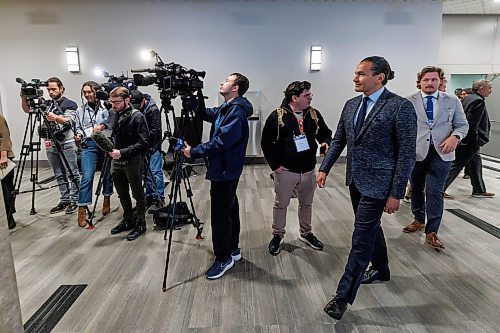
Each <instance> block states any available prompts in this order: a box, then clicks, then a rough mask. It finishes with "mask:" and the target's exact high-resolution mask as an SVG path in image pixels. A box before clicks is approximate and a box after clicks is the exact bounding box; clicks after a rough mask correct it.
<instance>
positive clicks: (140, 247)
mask: <svg viewBox="0 0 500 333" xmlns="http://www.w3.org/2000/svg"><path fill="white" fill-rule="evenodd" d="M344 168H345V165H343V164H340V165H339V166H336V167H335V168H334V170H332V173H331V175H330V177H329V179H328V183H327V188H325V189H318V190H317V191H316V196H315V201H314V209H313V211H314V213H313V214H314V216H313V231H314V232H315V234H316V235H317V236H318V238H320V239H321V240H322V241H323V242H324V243H325V248H324V250H323V251H316V250H313V249H311V248H309V247H307V246H305V245H304V243H302V242H300V241H299V240H298V239H297V237H298V222H297V202H296V200H293V202H292V204H291V207H290V208H289V215H288V226H287V234H286V236H285V243H284V245H283V251H282V252H281V253H280V254H279V255H278V256H275V257H273V256H271V255H269V254H268V252H267V245H268V242H269V241H270V240H271V238H272V236H271V219H272V204H273V190H272V182H271V179H270V178H269V169H268V167H267V166H264V165H249V166H246V167H245V169H244V173H243V175H242V177H241V180H240V185H239V188H238V196H239V200H240V211H241V219H242V230H241V244H240V245H241V248H242V255H243V258H244V259H243V260H242V261H240V262H238V263H236V264H235V266H234V267H233V268H232V269H231V270H230V271H229V272H228V273H227V274H226V275H225V276H224V277H223V278H221V279H218V280H215V281H209V280H207V279H206V278H205V271H206V270H207V268H208V267H209V266H210V265H211V263H212V260H213V256H212V245H211V229H210V226H209V224H210V223H209V214H210V209H209V182H207V181H205V180H204V179H203V176H199V177H196V178H192V179H191V180H192V184H193V188H194V201H195V205H196V213H197V214H198V216H199V217H200V218H201V220H202V221H203V222H205V223H206V224H205V230H204V236H205V239H204V240H201V241H200V240H195V239H194V236H195V229H194V228H192V227H191V226H187V227H183V228H182V230H180V231H175V232H174V235H173V243H172V257H171V261H170V266H169V270H168V281H167V286H168V290H167V292H162V291H161V286H162V280H163V273H164V263H165V257H166V242H165V241H164V240H163V233H161V232H154V231H153V224H152V218H151V215H148V217H147V224H148V231H147V233H146V235H145V236H143V237H140V238H139V239H138V240H136V241H133V242H128V241H126V240H125V234H119V235H114V236H112V235H111V234H110V229H111V228H112V227H113V226H115V225H116V224H117V222H119V220H120V219H121V209H119V208H117V207H118V199H117V197H116V195H114V196H113V197H112V206H113V210H114V212H113V213H112V214H111V216H108V217H107V218H105V219H104V220H103V221H102V222H100V223H98V224H97V226H96V227H97V229H96V230H94V231H88V230H84V229H81V228H79V227H77V224H76V215H73V216H68V215H64V213H60V214H58V215H49V214H48V211H49V209H50V208H51V207H53V206H54V205H56V204H57V201H58V191H57V189H56V188H54V189H51V190H48V191H44V192H39V193H38V194H37V200H36V208H37V210H38V214H36V215H29V209H30V207H31V197H30V195H29V194H24V195H21V196H19V197H18V209H17V210H18V213H17V214H16V220H17V223H18V227H17V228H16V229H15V230H14V231H13V232H12V248H13V252H14V258H15V265H16V271H17V279H18V284H19V294H20V300H21V307H22V314H23V321H24V322H26V321H27V320H28V319H29V318H30V317H31V316H32V315H33V314H34V313H35V312H36V311H37V309H38V308H40V307H41V306H42V304H43V303H44V302H45V301H46V300H47V299H48V298H49V297H50V295H51V294H52V293H54V291H55V290H57V288H58V287H59V286H60V285H67V284H87V285H88V287H87V288H86V289H85V290H84V291H83V293H82V294H81V295H80V297H79V298H78V299H77V300H76V302H75V303H74V304H73V305H72V306H71V308H70V309H69V310H68V311H67V312H66V314H65V315H64V316H63V317H62V319H61V321H60V322H59V323H58V325H57V326H56V327H55V328H54V330H53V332H99V333H100V332H155V333H156V332H198V333H209V332H210V333H219V332H234V333H237V332H238V333H240V332H261V333H264V332H269V333H271V332H272V333H278V332H282V333H288V332H306V333H308V332H498V328H499V327H500V286H499V282H500V240H499V239H497V238H495V237H493V236H491V235H490V234H488V233H486V232H485V231H483V230H481V229H479V228H477V227H475V226H473V225H472V224H470V223H468V222H466V221H464V220H462V219H461V218H459V217H457V216H455V215H453V214H451V213H449V212H445V213H444V219H443V223H442V226H441V229H440V236H441V239H442V240H443V242H444V243H445V245H446V250H445V251H444V252H441V253H440V252H436V251H435V250H433V249H431V248H430V247H428V246H426V245H425V244H424V235H423V233H420V234H418V235H417V234H411V235H408V234H403V233H402V232H401V229H402V227H403V226H405V225H406V224H408V223H409V222H411V221H412V216H411V212H410V209H409V204H407V203H403V204H402V208H401V210H400V212H399V213H397V214H395V215H391V216H389V215H384V217H383V222H382V223H383V227H384V230H385V235H386V239H387V244H388V246H389V258H390V267H391V272H392V279H391V281H390V282H387V283H379V284H374V285H369V286H361V288H360V290H359V293H358V296H357V299H356V301H355V303H354V305H352V306H350V307H349V309H348V311H347V312H346V314H345V315H344V317H343V318H342V320H341V321H338V322H337V321H335V320H333V319H331V318H330V317H328V316H327V315H326V314H324V312H323V310H322V309H323V307H324V305H325V304H326V303H327V302H328V301H329V300H330V299H331V295H332V293H334V291H335V289H336V286H337V283H338V281H339V278H340V276H341V274H342V273H343V270H344V266H345V264H346V259H347V254H348V252H349V249H350V240H351V233H352V229H353V213H352V209H351V206H350V201H349V196H348V191H347V188H346V187H345V186H344V185H343V184H344V179H345V176H344V172H345V169H344ZM43 174H44V175H50V171H49V170H43ZM484 174H485V180H486V182H487V184H488V190H489V191H493V192H497V193H498V194H499V195H497V196H496V197H495V198H494V199H476V198H471V197H470V192H471V188H470V183H469V181H467V180H464V179H462V178H458V179H457V180H456V181H455V183H454V184H453V185H452V187H451V188H450V189H449V193H450V194H452V195H454V196H455V197H456V199H455V200H447V201H446V208H461V209H463V210H465V211H467V212H469V213H471V214H473V215H475V216H477V217H478V218H480V219H483V220H485V221H486V222H489V223H492V224H495V225H497V226H499V222H498V221H499V217H500V210H499V209H498V207H499V206H500V181H499V180H498V179H499V176H500V173H499V172H495V171H491V170H485V171H484ZM41 178H43V177H41Z"/></svg>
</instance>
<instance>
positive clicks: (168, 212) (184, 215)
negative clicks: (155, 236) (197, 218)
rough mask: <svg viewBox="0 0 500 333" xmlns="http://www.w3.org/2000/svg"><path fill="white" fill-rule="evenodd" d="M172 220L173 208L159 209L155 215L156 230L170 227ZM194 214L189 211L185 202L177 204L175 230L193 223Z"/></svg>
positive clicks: (169, 206)
mask: <svg viewBox="0 0 500 333" xmlns="http://www.w3.org/2000/svg"><path fill="white" fill-rule="evenodd" d="M171 220H172V206H171V205H167V206H166V207H163V208H159V209H157V210H156V212H155V213H154V214H153V221H154V223H155V227H154V230H165V229H166V228H168V227H169V223H170V222H169V221H171ZM192 220H193V214H191V212H190V211H189V208H188V205H187V204H186V203H185V202H184V201H181V202H177V203H176V205H175V223H174V228H175V227H178V226H181V225H184V224H188V223H192Z"/></svg>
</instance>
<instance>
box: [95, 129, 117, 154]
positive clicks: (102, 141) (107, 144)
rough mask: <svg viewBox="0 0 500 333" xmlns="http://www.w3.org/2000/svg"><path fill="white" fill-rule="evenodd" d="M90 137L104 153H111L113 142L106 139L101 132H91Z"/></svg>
mask: <svg viewBox="0 0 500 333" xmlns="http://www.w3.org/2000/svg"><path fill="white" fill-rule="evenodd" d="M90 137H91V138H92V140H94V142H95V143H96V145H97V146H98V147H99V148H100V149H101V150H102V151H104V152H106V153H109V152H112V151H113V142H111V140H110V139H108V138H107V137H106V135H104V134H103V133H102V132H101V131H93V132H92V134H90Z"/></svg>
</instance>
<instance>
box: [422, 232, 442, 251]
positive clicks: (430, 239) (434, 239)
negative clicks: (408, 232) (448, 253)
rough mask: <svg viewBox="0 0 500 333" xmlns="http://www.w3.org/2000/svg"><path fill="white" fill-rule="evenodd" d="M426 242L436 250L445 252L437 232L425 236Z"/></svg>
mask: <svg viewBox="0 0 500 333" xmlns="http://www.w3.org/2000/svg"><path fill="white" fill-rule="evenodd" d="M425 242H426V243H429V244H430V245H431V246H432V247H433V248H435V249H438V250H444V245H443V243H442V242H441V241H440V240H439V238H438V236H437V234H436V233H435V232H429V233H428V234H427V235H425Z"/></svg>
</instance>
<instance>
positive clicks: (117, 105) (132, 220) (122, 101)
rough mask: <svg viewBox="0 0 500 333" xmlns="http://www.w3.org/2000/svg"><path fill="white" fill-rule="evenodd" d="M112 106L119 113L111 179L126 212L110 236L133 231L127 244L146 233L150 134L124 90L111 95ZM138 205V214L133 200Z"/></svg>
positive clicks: (116, 122) (114, 132)
mask: <svg viewBox="0 0 500 333" xmlns="http://www.w3.org/2000/svg"><path fill="white" fill-rule="evenodd" d="M109 96H110V103H111V105H112V106H113V109H114V111H115V112H116V113H117V117H116V121H115V123H114V124H113V137H114V138H115V147H114V149H113V151H112V152H110V153H109V155H110V156H111V157H112V158H113V168H112V175H113V181H114V183H115V188H116V192H118V197H119V198H120V203H121V205H122V208H123V219H122V220H121V221H120V223H119V224H118V225H117V226H116V227H114V228H113V229H111V234H112V235H114V234H117V233H120V232H123V231H126V230H131V229H132V231H131V232H130V233H129V234H128V235H127V240H129V241H132V240H135V239H137V238H138V237H139V236H141V235H142V234H144V233H145V232H146V220H145V212H146V199H145V197H144V189H143V187H142V174H143V167H144V165H143V164H144V162H143V161H144V152H145V151H146V150H147V148H148V138H149V130H148V125H147V124H146V119H145V118H144V115H143V114H142V113H141V112H139V111H138V110H136V109H134V108H133V107H132V105H130V94H129V91H128V89H127V88H125V87H116V88H114V89H113V90H112V91H111V92H110V93H109ZM129 184H130V189H131V190H132V196H133V197H134V199H135V201H136V211H135V216H134V211H133V209H132V200H131V198H130V193H129Z"/></svg>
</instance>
